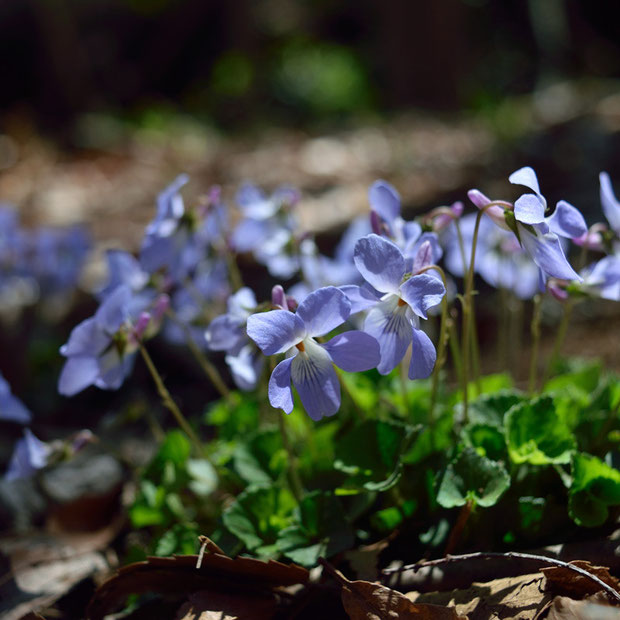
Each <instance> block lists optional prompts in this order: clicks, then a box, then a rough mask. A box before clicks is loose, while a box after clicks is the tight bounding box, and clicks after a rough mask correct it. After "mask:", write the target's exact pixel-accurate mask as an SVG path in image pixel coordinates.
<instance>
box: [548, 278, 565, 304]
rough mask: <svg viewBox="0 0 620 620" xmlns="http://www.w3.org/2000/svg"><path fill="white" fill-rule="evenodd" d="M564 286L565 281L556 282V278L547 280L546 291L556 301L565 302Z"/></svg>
mask: <svg viewBox="0 0 620 620" xmlns="http://www.w3.org/2000/svg"><path fill="white" fill-rule="evenodd" d="M566 285H567V282H566V280H558V279H557V278H549V279H548V280H547V290H548V291H549V293H551V295H553V297H555V298H556V299H557V300H558V301H566V300H567V299H568V292H567V290H566Z"/></svg>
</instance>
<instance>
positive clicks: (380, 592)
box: [342, 581, 467, 620]
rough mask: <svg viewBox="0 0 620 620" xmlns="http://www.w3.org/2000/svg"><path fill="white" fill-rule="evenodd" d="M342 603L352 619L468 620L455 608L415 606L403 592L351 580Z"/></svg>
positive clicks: (343, 595)
mask: <svg viewBox="0 0 620 620" xmlns="http://www.w3.org/2000/svg"><path fill="white" fill-rule="evenodd" d="M342 604H343V605H344V608H345V610H346V612H347V613H348V614H349V617H350V618H351V620H384V619H385V618H415V619H416V620H467V618H466V616H460V615H458V614H457V613H456V610H455V609H454V607H446V606H443V605H432V604H428V603H419V604H418V603H412V602H411V601H410V600H409V599H408V598H406V597H405V596H404V595H403V594H401V593H400V592H397V591H396V590H392V589H391V588H386V587H385V586H382V585H380V584H378V583H370V582H369V581H352V582H349V585H347V586H344V585H343V587H342Z"/></svg>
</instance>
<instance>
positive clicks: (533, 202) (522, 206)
mask: <svg viewBox="0 0 620 620" xmlns="http://www.w3.org/2000/svg"><path fill="white" fill-rule="evenodd" d="M515 218H516V219H517V220H518V221H519V222H521V223H523V224H540V223H541V222H544V221H545V204H544V203H543V201H542V200H541V199H540V197H538V196H537V195H536V194H523V196H521V197H520V198H519V199H518V200H517V202H515Z"/></svg>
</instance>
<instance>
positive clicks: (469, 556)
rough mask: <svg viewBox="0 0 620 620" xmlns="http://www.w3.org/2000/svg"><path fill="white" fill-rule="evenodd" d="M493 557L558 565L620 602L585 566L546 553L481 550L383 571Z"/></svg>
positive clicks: (618, 596)
mask: <svg viewBox="0 0 620 620" xmlns="http://www.w3.org/2000/svg"><path fill="white" fill-rule="evenodd" d="M493 558H501V559H507V560H530V561H532V562H538V563H540V564H549V565H551V566H558V567H560V568H565V569H567V570H570V571H572V572H574V573H577V574H579V575H581V576H582V577H585V578H586V579H589V580H590V581H592V582H594V583H596V585H597V586H599V588H601V590H604V591H605V594H607V597H608V598H609V599H610V600H611V601H614V602H615V603H617V604H620V593H619V592H617V591H616V590H614V589H613V588H612V587H611V586H610V585H608V584H606V583H605V582H604V581H602V580H601V579H599V578H598V577H597V576H596V575H593V574H592V573H589V572H588V571H587V570H584V569H583V568H579V567H578V566H575V565H574V564H569V563H568V562H563V561H562V560H556V559H555V558H550V557H546V556H544V555H534V554H532V553H519V552H517V551H506V552H505V553H500V552H495V551H480V552H477V553H466V554H464V555H448V556H446V557H445V558H439V559H438V560H424V561H422V562H418V563H417V564H407V565H406V566H400V567H398V568H386V569H384V570H383V571H382V572H383V574H384V575H391V574H392V573H401V572H403V571H406V570H411V571H413V572H414V573H416V572H417V571H419V570H420V569H421V568H424V567H426V566H440V565H442V564H450V563H452V562H466V561H468V560H490V559H493Z"/></svg>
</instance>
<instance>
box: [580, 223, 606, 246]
mask: <svg viewBox="0 0 620 620" xmlns="http://www.w3.org/2000/svg"><path fill="white" fill-rule="evenodd" d="M607 230H608V228H607V226H605V224H602V223H598V224H593V225H592V226H590V229H589V230H588V231H587V232H585V233H584V234H583V235H581V237H577V238H576V239H573V243H574V244H575V245H578V246H582V247H585V248H586V249H588V250H594V251H595V252H604V251H605V243H604V240H603V235H604V233H605V232H607Z"/></svg>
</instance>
